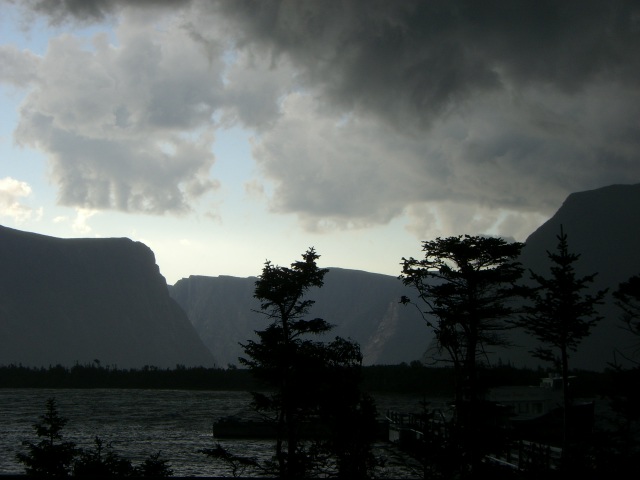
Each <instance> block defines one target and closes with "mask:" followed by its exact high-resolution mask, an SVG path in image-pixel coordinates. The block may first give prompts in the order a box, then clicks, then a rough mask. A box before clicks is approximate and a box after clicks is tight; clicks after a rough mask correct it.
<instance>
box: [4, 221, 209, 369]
mask: <svg viewBox="0 0 640 480" xmlns="http://www.w3.org/2000/svg"><path fill="white" fill-rule="evenodd" d="M0 266H1V268H0V364H8V363H22V364H24V365H35V366H40V365H49V364H56V363H61V364H64V365H72V364H74V363H75V362H80V363H87V362H92V361H93V360H94V359H98V360H100V361H101V362H102V363H103V364H104V365H114V364H116V365H118V366H119V367H136V366H137V367H139V366H143V365H156V366H160V367H169V366H175V365H176V364H177V363H179V364H184V365H213V364H214V360H213V357H212V355H211V353H210V352H209V351H208V349H207V348H206V347H205V346H204V345H203V343H202V342H201V340H200V339H199V337H198V335H197V334H196V332H195V331H194V329H193V327H192V325H191V324H190V322H189V321H188V319H187V317H186V315H185V314H184V312H183V311H182V310H181V309H180V307H178V305H177V304H176V303H175V302H174V301H173V300H172V299H171V298H170V297H169V295H168V290H167V285H166V282H165V279H164V277H162V275H160V272H159V269H158V266H157V265H156V263H155V257H154V255H153V252H152V251H151V250H150V249H149V248H148V247H146V246H145V245H143V244H141V243H138V242H133V241H131V240H129V239H126V238H121V239H59V238H53V237H48V236H44V235H37V234H33V233H28V232H21V231H18V230H13V229H10V228H6V227H1V226H0Z"/></svg>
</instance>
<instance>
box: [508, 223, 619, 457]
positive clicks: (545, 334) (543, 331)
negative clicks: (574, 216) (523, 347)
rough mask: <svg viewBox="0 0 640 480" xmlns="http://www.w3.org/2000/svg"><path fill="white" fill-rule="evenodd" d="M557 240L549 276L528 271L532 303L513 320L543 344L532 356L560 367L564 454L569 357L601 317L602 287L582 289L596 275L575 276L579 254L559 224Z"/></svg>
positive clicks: (567, 427) (603, 292) (568, 400)
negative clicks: (571, 251)
mask: <svg viewBox="0 0 640 480" xmlns="http://www.w3.org/2000/svg"><path fill="white" fill-rule="evenodd" d="M557 239H558V246H557V251H556V252H555V253H551V252H547V256H548V257H549V259H550V260H551V268H550V273H551V275H550V277H544V276H542V275H539V274H537V273H535V272H531V278H532V280H533V281H534V282H535V283H536V286H535V287H534V288H533V289H532V290H531V294H530V295H531V299H532V303H531V304H529V305H527V306H525V308H524V315H522V316H521V317H520V318H519V319H518V320H517V322H516V323H517V325H519V326H521V327H523V328H524V330H525V331H527V332H528V333H529V334H530V335H532V336H534V337H536V338H537V339H538V340H539V341H540V342H542V343H543V344H544V345H545V346H540V347H538V348H537V349H536V350H535V351H534V352H533V354H534V356H536V357H537V358H540V359H542V360H545V361H550V362H552V363H554V365H556V366H557V367H558V368H559V369H560V372H561V375H562V384H563V404H564V405H563V406H564V429H563V430H564V433H563V436H564V438H563V447H564V448H563V451H564V453H565V454H566V453H567V447H568V442H569V437H568V436H569V432H570V415H569V411H570V407H571V394H570V388H569V387H570V385H569V356H570V354H571V352H575V351H576V350H577V348H578V345H579V344H580V343H581V342H582V340H583V339H584V338H585V337H587V336H588V335H589V334H590V331H591V328H592V327H593V326H595V325H596V323H597V322H598V321H600V320H601V319H602V317H601V316H600V315H598V312H597V310H596V305H599V304H601V303H602V300H603V298H604V296H605V294H606V290H600V291H597V292H596V293H595V294H593V295H592V294H589V293H587V292H586V291H585V290H586V289H587V288H588V287H589V284H591V283H592V282H593V281H594V278H595V276H596V275H597V274H595V273H594V274H591V275H586V276H584V277H578V276H577V275H576V272H575V268H574V265H575V263H576V262H577V261H578V260H579V258H580V255H579V254H575V253H570V252H569V246H568V241H567V235H566V234H565V233H564V230H563V228H562V227H560V234H559V235H558V236H557Z"/></svg>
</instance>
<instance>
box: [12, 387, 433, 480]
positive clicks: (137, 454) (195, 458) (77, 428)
mask: <svg viewBox="0 0 640 480" xmlns="http://www.w3.org/2000/svg"><path fill="white" fill-rule="evenodd" d="M51 397H53V398H55V399H56V403H57V406H58V412H59V414H60V415H61V416H62V417H65V418H67V419H68V423H67V425H66V427H65V428H64V430H63V435H64V439H65V440H70V441H73V442H75V443H76V444H77V445H78V446H79V447H85V448H93V446H94V439H95V437H96V436H99V437H100V438H101V439H102V440H103V441H104V443H105V444H107V443H111V444H112V445H113V447H114V450H115V452H116V453H118V454H119V455H120V456H122V457H125V458H129V459H131V460H132V461H133V463H134V465H137V464H139V463H140V462H142V461H143V460H144V459H145V458H147V457H148V456H149V455H152V454H155V453H157V452H158V451H159V452H161V458H163V459H166V460H168V461H169V463H170V464H171V467H172V469H173V471H174V475H176V476H231V471H230V470H229V469H228V468H226V467H225V465H223V464H221V463H217V462H214V461H212V460H210V459H209V458H207V457H206V456H205V455H203V454H201V453H199V450H201V449H203V448H209V447H213V446H214V444H215V441H214V438H213V435H212V425H213V421H214V420H215V419H217V418H219V417H222V416H226V415H232V414H235V413H237V412H238V411H242V410H246V409H247V408H248V404H249V402H250V401H251V397H250V395H249V393H247V392H237V391H236V392H221V391H191V390H135V389H127V390H118V389H90V390H84V389H83V390H66V389H65V390H59V389H54V390H51V389H0V474H21V473H24V466H23V465H22V464H20V463H18V462H17V461H16V459H15V456H16V453H17V452H19V451H25V449H24V447H23V446H22V441H23V440H28V441H31V442H34V443H35V442H37V441H38V440H37V439H36V437H35V433H34V430H33V424H34V423H36V422H37V421H38V420H39V417H40V415H42V414H43V413H44V412H45V403H46V400H47V399H48V398H51ZM376 399H377V403H378V410H379V411H380V412H384V411H385V410H386V409H387V408H395V409H398V410H405V411H407V410H415V409H416V406H417V401H418V400H417V399H416V398H415V397H404V396H397V395H385V396H378V397H376ZM220 443H221V444H222V445H224V446H225V447H227V448H228V449H229V450H230V451H232V452H233V453H238V454H243V455H251V456H255V457H258V458H265V459H266V458H269V457H270V456H271V454H272V444H271V442H268V441H264V440H228V441H227V440H222V441H220ZM376 453H377V454H378V455H382V456H384V457H385V458H387V460H388V462H387V465H386V466H385V467H384V468H381V469H380V471H378V472H377V476H378V478H384V477H387V478H398V477H402V478H421V477H420V473H419V471H417V469H415V468H414V467H412V466H411V465H410V464H409V465H405V464H406V459H404V458H403V457H402V455H401V454H400V453H399V452H397V450H396V449H395V448H394V447H392V446H391V445H389V444H380V445H378V446H377V448H376Z"/></svg>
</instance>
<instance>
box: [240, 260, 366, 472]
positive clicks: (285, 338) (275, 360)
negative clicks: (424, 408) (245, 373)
mask: <svg viewBox="0 0 640 480" xmlns="http://www.w3.org/2000/svg"><path fill="white" fill-rule="evenodd" d="M318 258H319V255H317V254H316V252H315V250H314V249H313V248H310V249H309V250H307V251H306V252H305V253H304V254H303V255H302V260H300V261H296V262H294V263H293V264H291V267H281V266H275V265H273V264H272V263H271V262H269V261H267V262H266V263H265V266H264V268H263V270H262V274H261V275H260V277H259V278H258V280H257V281H256V287H255V295H254V296H255V297H256V298H257V299H258V300H259V301H260V308H261V310H260V312H261V313H263V314H264V315H265V317H266V318H267V319H268V321H269V322H270V323H269V325H268V326H267V328H266V329H264V330H261V331H257V332H256V334H257V335H258V340H257V341H253V340H249V341H248V342H247V343H246V344H244V345H242V346H243V347H244V350H245V353H246V355H247V357H246V358H241V359H240V362H241V364H243V365H245V366H247V367H249V368H250V369H251V371H252V372H253V374H254V375H255V377H256V378H257V379H258V380H260V381H262V382H263V383H264V384H265V385H267V386H268V387H269V388H270V390H271V393H258V392H254V393H252V395H253V404H254V406H255V408H256V409H257V410H258V411H259V412H262V413H264V414H266V415H270V416H271V418H273V421H274V423H275V425H276V446H275V460H276V464H277V472H278V475H279V476H280V477H281V478H295V479H299V478H304V477H305V476H306V475H308V473H309V472H310V470H311V469H312V468H313V467H314V466H317V463H314V462H315V461H316V460H317V459H318V458H319V457H316V456H315V455H316V454H318V455H320V456H321V455H322V452H323V451H328V452H329V454H330V455H338V460H337V461H338V468H339V470H341V471H347V470H349V471H350V474H351V475H352V476H351V478H364V476H366V472H364V473H363V471H362V470H363V469H364V470H366V465H365V464H363V463H362V462H365V463H366V461H368V457H367V455H366V454H362V450H367V453H370V452H369V449H370V444H371V442H372V441H373V438H371V437H368V436H367V435H365V434H362V432H363V427H362V426H361V427H360V428H359V429H358V430H351V431H350V432H349V433H347V432H346V431H345V430H341V431H340V432H339V433H340V436H339V437H340V438H338V436H337V435H332V432H333V433H334V434H335V433H338V430H336V428H338V425H339V424H340V423H341V421H339V420H336V419H341V420H343V421H344V423H342V425H343V426H344V425H352V426H353V425H355V424H356V423H358V422H361V423H367V422H368V425H371V424H372V423H373V422H374V420H375V409H372V408H371V405H370V404H369V403H367V402H369V401H370V399H367V398H366V397H365V396H363V394H362V393H361V392H360V390H359V387H358V386H359V382H360V377H359V372H360V367H361V362H362V355H361V353H360V348H359V347H358V345H357V344H355V343H353V342H351V341H348V340H344V339H341V338H336V339H335V340H334V341H333V342H322V341H320V340H316V339H314V337H317V336H318V335H320V334H324V333H326V332H328V331H329V330H331V328H332V325H330V324H329V323H328V322H326V321H324V320H323V319H320V318H314V319H305V318H304V317H305V316H306V315H307V314H308V313H309V309H310V308H311V306H312V305H313V304H314V302H313V300H309V299H307V298H306V294H307V292H308V291H309V290H310V289H312V288H319V287H321V286H322V285H323V281H324V276H325V274H326V273H327V272H328V270H327V269H321V268H319V267H318V266H317V263H316V261H317V259H318ZM349 414H350V415H349ZM320 419H324V421H325V422H326V423H325V424H324V425H325V427H332V428H333V430H332V431H329V432H326V431H325V432H324V434H323V433H322V432H317V435H318V436H317V438H316V440H319V441H318V442H315V444H314V445H315V447H318V446H319V445H322V441H321V440H324V439H326V437H327V436H329V438H330V439H331V443H324V447H322V448H314V449H309V448H308V444H307V442H305V439H304V438H303V435H302V432H304V431H305V429H307V434H309V429H310V428H312V429H313V430H314V432H315V431H316V430H317V429H318V427H319V426H320V422H319V420H320ZM333 420H336V422H334V423H332V421H333ZM314 422H315V425H314V426H313V427H312V426H311V425H313V424H314ZM325 430H326V429H325ZM360 434H362V435H361V436H360V437H357V435H360ZM313 435H316V433H314V434H313ZM313 435H311V436H313ZM350 441H353V442H356V443H358V442H359V445H357V447H355V446H353V445H352V444H349V443H348V442H350ZM325 447H326V448H325ZM327 448H328V450H327ZM358 449H360V450H358ZM350 460H351V461H350ZM358 462H361V463H360V464H358V466H357V467H355V466H354V465H355V464H356V463H358Z"/></svg>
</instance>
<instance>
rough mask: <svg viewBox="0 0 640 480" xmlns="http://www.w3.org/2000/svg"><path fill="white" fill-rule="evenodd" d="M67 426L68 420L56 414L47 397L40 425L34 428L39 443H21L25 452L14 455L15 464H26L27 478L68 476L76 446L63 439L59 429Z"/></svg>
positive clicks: (53, 405)
mask: <svg viewBox="0 0 640 480" xmlns="http://www.w3.org/2000/svg"><path fill="white" fill-rule="evenodd" d="M66 424H67V419H66V418H63V417H61V416H60V415H59V413H58V407H57V405H56V401H55V399H54V398H49V399H48V400H47V403H46V412H45V413H44V415H41V416H40V422H38V423H36V424H35V425H33V428H34V430H35V431H36V435H37V436H38V437H40V438H42V440H41V441H40V442H38V443H32V442H28V441H24V442H22V445H24V446H25V447H27V449H28V453H18V454H17V455H16V458H17V459H18V461H19V462H21V463H23V464H24V465H25V471H26V473H27V475H30V476H34V477H66V476H69V474H70V473H71V468H72V464H73V460H74V457H75V455H76V453H77V450H76V445H75V443H73V442H65V441H63V440H62V429H63V428H64V426H65V425H66Z"/></svg>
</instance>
